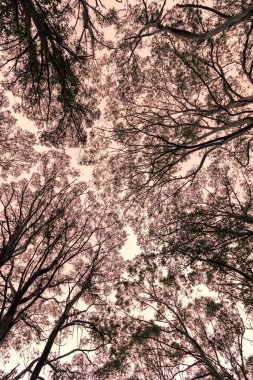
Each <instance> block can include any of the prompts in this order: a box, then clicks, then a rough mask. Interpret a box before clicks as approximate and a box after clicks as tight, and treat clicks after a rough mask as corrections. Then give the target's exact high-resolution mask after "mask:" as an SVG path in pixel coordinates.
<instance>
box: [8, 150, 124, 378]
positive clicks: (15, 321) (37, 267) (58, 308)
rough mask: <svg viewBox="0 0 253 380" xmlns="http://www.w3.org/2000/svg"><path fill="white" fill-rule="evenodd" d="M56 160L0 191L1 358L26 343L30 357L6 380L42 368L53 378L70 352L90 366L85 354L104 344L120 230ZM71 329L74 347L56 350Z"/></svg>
mask: <svg viewBox="0 0 253 380" xmlns="http://www.w3.org/2000/svg"><path fill="white" fill-rule="evenodd" d="M58 159H59V160H61V162H57V156H56V155H54V161H53V163H52V162H50V161H48V156H47V155H46V156H45V157H42V162H41V164H40V167H39V168H38V171H37V172H34V173H33V174H32V176H31V179H30V180H20V181H17V182H15V183H8V184H4V185H2V188H1V255H0V257H1V258H0V260H1V270H0V297H1V309H0V343H1V345H2V352H3V353H4V352H5V353H6V358H7V359H6V360H7V361H8V352H9V350H10V349H13V350H16V351H17V352H18V351H19V350H20V349H21V348H22V349H24V348H26V349H27V350H28V352H29V344H30V345H31V347H33V345H34V353H33V354H32V356H31V360H30V361H28V364H25V365H24V366H23V367H24V368H23V369H22V367H21V368H20V366H19V365H18V366H17V367H15V370H13V371H11V372H10V378H11V379H21V378H23V376H24V375H25V374H30V375H29V378H30V379H40V378H41V377H40V373H41V371H42V370H43V369H44V367H45V366H46V367H47V368H49V370H50V371H51V375H50V376H51V377H50V378H52V379H54V378H56V377H57V376H58V375H59V376H60V375H61V373H62V371H63V369H62V368H61V367H62V365H63V368H64V361H66V357H68V356H73V355H77V356H78V354H79V356H80V354H82V355H83V356H84V362H83V365H84V363H85V365H87V363H88V362H89V360H90V365H91V363H92V362H91V359H89V356H88V353H89V352H93V351H96V350H97V349H99V348H101V347H103V346H104V345H106V344H108V343H109V341H110V332H109V330H108V331H105V330H103V328H102V327H101V328H100V325H101V326H103V318H102V317H103V314H104V312H103V309H104V308H105V307H107V304H108V302H109V301H107V297H108V295H109V294H110V292H111V285H112V283H113V281H116V279H118V278H119V274H120V271H121V267H122V264H121V260H120V259H119V257H118V258H117V262H115V259H116V255H118V250H119V249H120V247H121V245H122V243H123V241H124V233H123V231H122V226H121V223H120V222H119V221H118V219H117V216H116V214H114V213H113V212H107V211H106V210H105V209H104V206H103V205H102V204H100V203H99V201H98V200H97V199H96V197H95V196H94V195H93V194H92V193H91V191H89V190H88V186H87V185H86V184H84V183H76V184H75V183H74V182H72V183H71V182H69V180H68V177H67V176H68V175H69V174H70V168H68V167H67V160H66V159H64V156H63V155H61V156H59V157H58ZM61 166H62V167H63V170H62V171H61V170H60V168H61ZM72 175H73V173H72ZM97 213H99V218H97V217H96V214H97ZM101 215H103V217H102V218H101ZM99 314H100V316H101V318H100V316H99ZM104 318H106V317H104ZM100 319H101V322H100ZM76 329H78V331H79V334H80V336H79V338H78V340H77V343H76V345H75V346H74V347H73V344H70V349H69V350H68V351H67V353H66V352H64V353H62V354H61V353H60V351H58V352H57V350H56V347H57V345H58V346H59V347H60V346H62V345H66V344H67V342H68V340H71V336H72V334H73V331H76ZM82 355H81V356H82ZM77 356H75V358H76V359H75V360H76V361H77V362H78V360H77ZM62 361H63V364H62ZM79 362H80V363H82V360H81V361H80V358H79ZM26 363H27V361H26ZM80 366H81V364H80ZM80 370H81V367H80V368H79V369H78V368H77V369H76V371H77V373H78V371H79V372H80ZM49 373H50V372H49ZM2 376H3V377H4V376H7V374H6V373H5V374H4V375H2ZM75 378H76V377H75Z"/></svg>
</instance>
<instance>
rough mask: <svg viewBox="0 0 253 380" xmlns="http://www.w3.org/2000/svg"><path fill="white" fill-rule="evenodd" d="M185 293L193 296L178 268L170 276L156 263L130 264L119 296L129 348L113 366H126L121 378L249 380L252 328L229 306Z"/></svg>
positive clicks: (117, 354) (116, 353) (142, 258)
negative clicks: (248, 350) (249, 337)
mask: <svg viewBox="0 0 253 380" xmlns="http://www.w3.org/2000/svg"><path fill="white" fill-rule="evenodd" d="M166 269H168V271H166ZM166 272H167V273H166ZM185 287H186V288H187V292H190V291H191V290H193V286H192V283H191V281H188V280H186V278H185V276H183V274H182V273H181V274H180V273H179V271H178V270H177V269H176V268H175V270H174V273H173V272H170V268H166V267H162V265H161V262H159V260H155V259H154V258H153V257H147V255H142V256H140V257H139V258H137V259H136V260H135V262H132V263H130V264H129V277H128V278H127V279H126V280H125V281H123V282H122V283H121V285H120V287H119V293H118V304H119V305H120V306H121V307H122V310H123V311H124V312H125V331H124V333H123V337H124V339H123V342H124V343H123V345H122V341H121V342H120V343H121V345H120V343H119V346H118V347H117V349H115V350H114V351H113V352H112V353H111V357H112V358H114V362H115V358H121V360H122V362H123V363H124V361H125V362H126V363H127V364H126V363H125V364H123V368H124V365H125V368H126V373H125V374H124V375H123V376H122V377H123V378H126V379H133V378H134V379H138V380H142V379H149V378H152V379H156V380H162V379H163V380H164V379H166V380H169V379H174V378H177V377H179V378H180V376H181V378H185V379H199V378H206V379H209V378H210V379H217V380H218V379H219V380H224V379H245V380H248V379H250V376H251V371H252V357H249V356H247V352H246V349H245V347H246V345H247V337H246V332H247V330H248V331H249V330H250V329H251V325H248V324H247V323H245V321H244V320H243V318H242V317H241V316H240V313H239V310H238V309H237V307H236V304H235V303H233V302H231V301H230V300H228V299H220V298H219V297H218V296H216V298H215V299H214V298H213V297H210V296H208V295H206V296H205V297H203V296H202V297H201V296H198V295H195V296H194V295H192V296H191V301H189V298H187V296H186V291H185V289H184V288H185ZM183 289H184V290H183ZM182 291H183V293H184V295H183V294H182ZM188 295H189V293H188ZM133 310H135V312H134V313H133ZM137 311H138V312H137ZM144 312H145V316H144ZM123 347H124V355H122V349H123ZM120 354H121V355H120ZM111 363H112V361H111ZM102 375H103V370H102V371H101V376H102ZM102 377H103V376H102Z"/></svg>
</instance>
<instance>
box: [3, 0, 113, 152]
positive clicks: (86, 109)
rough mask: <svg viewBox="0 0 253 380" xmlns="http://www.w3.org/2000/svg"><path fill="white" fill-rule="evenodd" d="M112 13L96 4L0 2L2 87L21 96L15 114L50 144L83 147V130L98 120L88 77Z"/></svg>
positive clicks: (32, 0)
mask: <svg viewBox="0 0 253 380" xmlns="http://www.w3.org/2000/svg"><path fill="white" fill-rule="evenodd" d="M112 14H113V12H112V11H110V10H109V11H108V10H107V9H106V8H105V6H104V4H103V2H101V1H97V0H95V1H86V0H73V1H71V2H69V1H67V2H66V1H46V0H45V1H37V0H28V1H26V0H18V1H15V0H8V1H4V2H2V3H1V6H0V19H1V32H2V33H1V41H0V44H1V50H2V53H1V62H0V67H1V68H3V69H4V76H5V77H6V79H5V81H4V83H5V87H6V88H8V89H11V90H12V91H13V92H14V94H15V95H18V96H20V97H21V109H22V110H23V111H25V113H26V115H28V116H29V117H30V118H32V119H33V120H35V121H36V122H37V123H38V124H39V125H40V126H42V127H43V128H44V133H43V134H42V137H43V139H45V140H47V141H49V142H51V143H53V144H54V145H57V144H58V143H59V142H60V140H62V139H64V138H65V139H66V141H68V142H72V144H73V143H74V144H76V143H81V144H84V143H85V141H86V132H85V128H86V127H89V126H91V125H92V124H93V121H94V120H95V119H96V118H98V116H99V111H98V108H97V101H96V97H97V95H96V91H97V89H96V88H95V87H94V86H93V85H92V84H91V83H90V79H89V78H91V77H92V72H93V70H94V68H93V67H92V65H93V64H92V62H93V58H94V53H95V50H96V49H97V46H96V45H97V44H98V45H100V47H101V46H106V44H105V42H104V38H103V35H102V32H101V30H100V29H101V27H100V26H101V25H102V24H103V22H104V23H106V24H108V23H110V22H112V21H113V17H112ZM110 20H111V21H110ZM101 44H102V45H101ZM98 48H99V46H98ZM45 124H46V129H45Z"/></svg>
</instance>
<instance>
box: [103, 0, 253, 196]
mask: <svg viewBox="0 0 253 380" xmlns="http://www.w3.org/2000/svg"><path fill="white" fill-rule="evenodd" d="M213 3H214V5H213V8H209V7H206V6H201V5H200V4H199V3H196V4H195V2H193V3H192V4H181V5H178V6H175V7H174V8H173V9H171V10H168V9H167V8H166V1H163V2H157V3H156V4H155V3H153V2H152V3H150V4H149V5H148V4H147V2H146V1H143V2H142V4H143V9H142V11H141V12H140V11H139V13H138V6H137V5H133V6H132V7H129V12H128V13H127V14H126V16H125V17H126V19H125V20H128V22H127V21H126V22H125V29H124V42H123V43H122V49H121V50H119V52H118V53H117V54H115V53H114V52H113V53H112V57H113V58H115V62H116V64H115V70H114V72H113V74H112V75H111V78H110V79H109V86H108V87H110V88H111V96H110V100H109V103H108V109H107V111H108V119H109V121H110V120H112V124H113V128H112V138H113V139H114V140H116V142H117V144H118V150H117V151H116V152H115V154H114V155H112V158H111V165H112V167H113V169H112V170H115V168H116V167H120V168H121V172H122V175H121V177H123V180H122V182H123V184H124V185H126V186H128V188H130V191H131V190H132V193H134V194H136V192H137V191H138V192H144V191H149V190H152V188H153V187H155V186H161V187H163V186H165V185H166V184H167V183H169V182H171V181H175V180H181V183H182V182H183V183H187V182H188V181H191V180H193V179H194V178H195V177H196V176H197V174H198V173H199V172H200V171H201V169H202V168H203V167H204V166H205V165H206V163H207V161H208V160H211V159H212V158H213V157H215V156H217V155H218V154H219V155H220V154H222V155H224V156H226V157H227V159H232V158H233V159H234V160H235V161H237V162H239V163H240V164H241V165H242V166H247V165H248V163H249V159H250V152H251V141H252V125H253V124H252V94H251V92H252V90H251V88H252V56H251V49H250V46H251V43H252V25H251V17H252V5H251V3H250V2H249V3H244V2H236V3H235V2H231V1H225V2H223V3H222V5H218V3H217V2H215V1H214V2H213ZM129 20H131V22H130V21H129ZM118 28H122V22H121V23H120V25H119V26H118ZM239 41H240V42H239ZM237 42H238V43H237ZM115 93H116V94H117V96H116V97H115ZM192 162H194V165H193V164H192Z"/></svg>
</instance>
